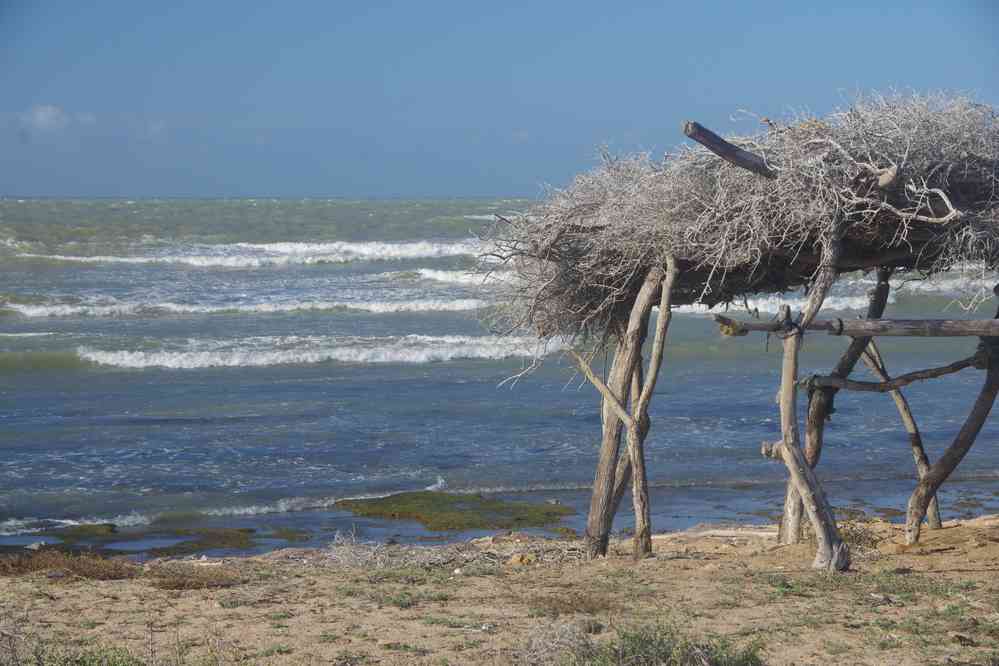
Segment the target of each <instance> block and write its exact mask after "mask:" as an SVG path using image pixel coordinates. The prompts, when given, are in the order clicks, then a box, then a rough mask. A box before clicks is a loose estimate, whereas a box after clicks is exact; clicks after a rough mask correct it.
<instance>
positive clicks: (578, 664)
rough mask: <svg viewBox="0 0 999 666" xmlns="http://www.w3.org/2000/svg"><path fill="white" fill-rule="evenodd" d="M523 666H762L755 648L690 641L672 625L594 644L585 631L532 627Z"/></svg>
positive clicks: (559, 624)
mask: <svg viewBox="0 0 999 666" xmlns="http://www.w3.org/2000/svg"><path fill="white" fill-rule="evenodd" d="M518 656H519V663H520V664H523V665H524V666H549V665H551V666H555V665H556V664H557V665H559V666H565V665H568V666H582V665H583V664H586V665H587V666H621V665H624V664H627V665H629V666H762V665H763V663H764V662H763V659H762V658H761V657H760V655H759V648H758V647H757V646H755V645H750V646H749V647H745V648H737V647H734V646H732V645H730V644H729V643H727V642H725V641H724V640H715V639H712V640H700V641H697V640H693V639H691V638H690V637H688V636H687V635H685V634H684V633H683V632H682V631H680V629H679V628H678V627H676V626H674V625H672V624H657V625H651V626H642V627H637V628H634V629H619V630H618V631H617V635H616V636H615V637H614V638H613V639H612V640H610V641H607V642H597V641H594V640H593V639H592V638H591V637H590V636H589V635H588V634H587V632H586V630H585V628H584V627H582V626H580V625H578V624H572V623H565V622H549V623H542V624H539V625H537V626H535V627H534V629H533V630H532V632H531V633H530V635H529V636H528V640H527V644H526V645H525V647H524V648H523V649H522V650H521V651H520V654H519V655H518Z"/></svg>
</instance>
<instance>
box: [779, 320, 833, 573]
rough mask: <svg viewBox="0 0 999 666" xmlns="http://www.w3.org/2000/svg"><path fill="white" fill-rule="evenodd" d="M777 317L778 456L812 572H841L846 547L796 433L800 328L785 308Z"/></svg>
mask: <svg viewBox="0 0 999 666" xmlns="http://www.w3.org/2000/svg"><path fill="white" fill-rule="evenodd" d="M780 316H781V318H782V319H783V320H784V322H785V323H786V325H787V328H788V331H787V333H786V335H785V337H784V356H783V362H782V365H781V383H780V394H779V397H780V401H779V402H780V424H781V434H782V435H783V437H782V442H781V447H780V452H781V457H782V458H783V460H784V465H785V466H786V467H787V470H788V473H789V475H790V477H791V483H793V484H794V486H795V488H796V489H797V491H798V495H799V496H800V497H801V499H802V504H803V505H804V509H805V512H806V513H807V514H808V518H809V521H810V522H811V523H812V528H813V530H814V532H815V539H816V542H817V549H816V553H815V561H814V562H813V563H812V566H813V567H814V568H816V569H826V570H829V571H844V570H845V569H847V568H849V566H850V550H849V547H848V546H847V545H846V544H845V543H844V542H843V540H842V539H841V538H840V535H839V531H838V530H837V529H836V519H835V517H834V516H833V512H832V508H831V507H830V506H829V502H828V501H827V500H826V497H825V494H824V493H823V492H822V487H821V486H820V485H819V481H818V478H817V477H816V476H815V472H814V471H812V468H811V466H810V465H809V464H808V462H807V461H806V460H805V454H804V452H803V451H802V450H801V439H800V435H799V432H798V414H797V406H798V401H797V393H798V391H797V383H798V353H799V351H800V349H801V337H802V334H801V329H800V328H798V327H796V326H794V324H792V323H791V310H790V308H788V307H787V306H786V305H785V306H784V307H782V308H781V315H780Z"/></svg>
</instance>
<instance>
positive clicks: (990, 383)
mask: <svg viewBox="0 0 999 666" xmlns="http://www.w3.org/2000/svg"><path fill="white" fill-rule="evenodd" d="M993 344H995V343H993ZM996 356H999V351H993V352H992V354H990V356H989V366H988V372H987V373H986V376H985V384H984V386H982V390H981V391H980V392H979V394H978V398H977V399H976V400H975V404H974V406H973V407H972V409H971V413H970V414H968V418H967V419H966V420H965V422H964V425H962V426H961V430H960V431H959V432H958V433H957V437H955V438H954V442H953V443H952V444H951V445H950V446H949V447H947V450H946V451H945V452H944V454H943V455H942V456H941V457H940V459H939V460H937V461H936V463H934V464H933V465H931V466H930V468H929V470H927V472H926V474H925V476H923V478H921V479H919V482H918V483H917V484H916V489H915V490H914V491H913V493H912V496H911V497H910V498H909V507H908V511H907V512H906V516H905V542H906V543H907V544H910V545H911V544H914V543H916V542H918V541H919V532H920V527H921V526H922V522H923V517H924V516H925V515H926V509H927V507H928V506H929V503H930V500H931V499H932V498H933V496H934V495H936V493H937V490H939V489H940V486H941V485H942V484H943V482H944V481H946V480H947V477H949V476H950V475H951V473H952V472H953V471H954V469H955V468H957V466H958V464H959V463H960V462H961V460H962V459H963V458H964V456H965V455H966V454H967V453H968V451H969V450H970V449H971V445H972V444H974V443H975V438H976V437H978V433H979V432H981V429H982V425H984V424H985V419H987V418H988V416H989V412H991V411H992V405H993V403H995V399H996V393H999V359H997V358H996Z"/></svg>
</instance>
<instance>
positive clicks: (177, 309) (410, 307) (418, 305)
mask: <svg viewBox="0 0 999 666" xmlns="http://www.w3.org/2000/svg"><path fill="white" fill-rule="evenodd" d="M489 305H490V303H489V302H488V301H485V300H482V299H477V298H459V299H412V300H408V301H361V300H358V301H321V300H320V301H304V300H303V301H299V300H292V301H273V302H266V303H220V304H217V305H195V304H185V303H173V302H163V303H129V302H106V303H95V304H52V305H22V304H13V303H12V304H6V305H4V307H5V308H7V309H10V310H14V311H15V312H17V313H19V314H21V315H23V316H25V317H128V316H138V315H155V314H223V313H239V314H269V313H280V312H299V311H324V310H356V311H360V312H372V313H375V314H389V313H395V312H466V311H472V310H479V309H482V308H485V307H488V306H489Z"/></svg>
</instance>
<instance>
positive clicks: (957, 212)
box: [492, 95, 999, 338]
mask: <svg viewBox="0 0 999 666" xmlns="http://www.w3.org/2000/svg"><path fill="white" fill-rule="evenodd" d="M766 124H767V128H766V130H765V131H763V132H761V133H759V134H757V135H754V136H749V137H736V138H730V139H729V141H730V142H731V143H733V144H735V145H737V146H739V147H741V148H743V149H745V150H746V151H749V152H750V153H752V154H755V155H757V156H759V157H760V158H762V163H763V166H762V167H761V169H760V171H761V172H763V173H765V174H767V175H769V176H772V177H766V175H764V176H761V175H759V174H758V173H753V172H752V171H749V170H746V169H743V168H739V167H737V166H733V165H732V164H730V163H728V162H726V161H724V160H722V159H720V158H719V157H718V156H717V155H715V154H714V153H712V152H710V151H708V150H707V149H705V148H703V147H701V146H694V147H684V148H682V149H680V150H679V151H678V152H676V153H673V154H669V155H667V156H666V157H665V158H664V159H663V160H661V161H654V160H652V159H651V158H650V157H649V156H648V155H634V156H628V157H623V158H611V157H607V158H605V159H604V160H603V162H602V163H601V164H600V165H599V166H597V167H596V168H595V169H593V170H591V171H589V172H587V173H583V174H580V175H578V176H577V177H576V178H575V180H574V181H573V182H572V183H571V184H570V185H569V186H568V187H566V188H564V189H552V190H551V191H550V192H549V193H548V194H547V196H546V197H545V198H544V200H542V201H541V202H539V203H538V204H537V205H535V206H534V207H533V208H532V209H531V210H530V211H528V212H527V213H526V214H525V215H522V216H519V217H516V218H512V219H508V220H503V221H502V222H500V223H498V224H497V226H496V228H495V230H494V233H493V236H492V241H493V242H494V244H495V248H496V250H495V253H494V254H495V256H493V257H492V260H493V261H495V260H496V259H497V258H498V259H499V260H501V261H502V262H503V263H504V264H505V265H506V267H507V268H510V269H512V270H513V272H514V273H513V274H514V279H511V280H504V285H505V288H506V289H507V290H508V293H507V294H506V295H505V298H504V299H503V300H504V305H503V307H502V313H501V314H502V317H503V318H504V320H505V321H507V322H508V323H510V324H512V325H517V326H526V327H529V328H531V329H533V330H534V331H535V332H536V333H538V334H539V335H540V336H541V337H553V336H563V337H570V338H573V337H577V336H580V335H597V336H598V337H603V335H604V334H605V333H607V332H611V333H613V332H615V325H616V324H617V323H620V322H621V321H623V320H626V319H627V313H628V311H629V310H630V307H631V303H632V302H633V300H634V297H635V294H636V292H637V290H638V287H639V285H640V284H641V282H642V280H643V279H644V276H645V275H646V273H647V272H648V271H649V270H650V268H653V267H655V266H662V265H663V263H664V262H665V258H666V257H667V256H668V255H671V256H673V257H674V258H675V260H676V261H677V263H678V265H679V266H680V269H681V270H680V275H679V278H678V280H677V285H676V288H675V292H674V298H673V302H674V303H675V304H680V305H682V304H690V303H703V304H706V305H715V304H718V303H727V302H732V301H738V300H739V299H740V298H741V297H743V296H749V295H753V294H763V293H777V292H783V291H787V290H790V289H794V288H797V287H801V286H807V285H808V284H809V283H810V282H811V280H812V279H813V277H814V276H815V274H816V271H817V269H818V268H819V267H820V265H822V263H823V257H824V250H825V249H827V248H828V247H829V241H830V239H832V238H836V239H839V240H840V247H841V248H842V251H841V254H840V257H839V259H838V260H837V261H836V269H837V271H839V272H847V271H854V270H858V269H869V268H873V267H876V266H890V267H894V268H896V269H897V270H899V271H903V272H909V273H915V274H922V275H931V274H933V273H936V272H940V271H943V270H949V269H952V268H954V267H955V266H961V267H964V268H965V269H968V268H969V267H970V268H971V269H972V270H975V271H977V272H978V273H982V272H987V271H994V270H995V269H996V268H997V266H999V118H997V114H996V110H995V109H994V108H993V107H991V106H988V105H983V104H979V103H976V102H974V101H973V100H971V99H968V98H965V97H948V96H944V95H927V96H923V95H890V96H881V95H879V96H872V97H867V98H863V99H858V100H857V101H856V103H854V104H853V105H852V106H851V107H850V108H848V109H846V110H843V111H840V112H837V113H833V114H831V115H829V116H826V117H823V118H810V117H809V118H797V119H794V120H793V121H792V122H789V123H788V124H784V125H778V124H774V123H771V122H770V121H766ZM825 256H828V254H826V255H825Z"/></svg>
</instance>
